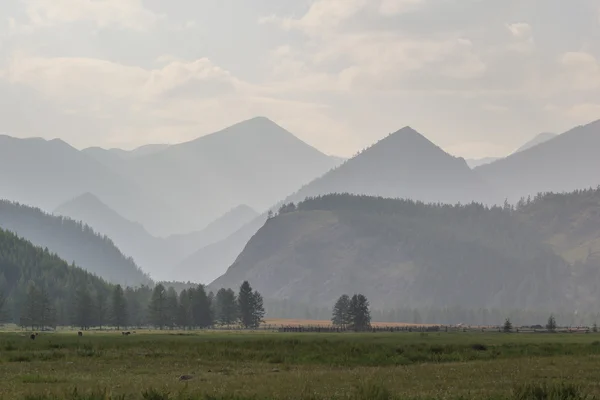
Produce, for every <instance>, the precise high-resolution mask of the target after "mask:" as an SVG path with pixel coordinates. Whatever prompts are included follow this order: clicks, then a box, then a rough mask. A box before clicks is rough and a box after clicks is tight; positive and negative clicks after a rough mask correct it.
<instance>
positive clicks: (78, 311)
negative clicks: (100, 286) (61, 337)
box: [73, 287, 94, 330]
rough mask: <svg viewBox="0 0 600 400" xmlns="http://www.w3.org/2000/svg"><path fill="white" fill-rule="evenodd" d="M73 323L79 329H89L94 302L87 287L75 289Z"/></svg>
mask: <svg viewBox="0 0 600 400" xmlns="http://www.w3.org/2000/svg"><path fill="white" fill-rule="evenodd" d="M74 309H75V315H74V316H73V324H74V325H75V326H78V327H80V328H81V330H86V329H89V328H90V326H91V325H92V322H93V311H94V302H93V300H92V296H91V295H90V292H89V289H88V288H87V287H80V288H79V289H77V292H76V295H75V307H74Z"/></svg>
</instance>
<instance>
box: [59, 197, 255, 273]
mask: <svg viewBox="0 0 600 400" xmlns="http://www.w3.org/2000/svg"><path fill="white" fill-rule="evenodd" d="M54 214H55V215H61V216H64V217H68V218H71V219H73V220H75V221H81V222H83V223H84V224H87V225H89V226H90V227H92V228H93V229H94V230H95V231H96V232H98V233H100V234H102V235H106V236H108V237H110V238H111V240H112V241H113V242H114V243H115V245H116V246H117V247H118V248H119V249H120V250H121V251H122V252H123V253H125V254H127V255H128V256H131V257H132V258H133V260H134V261H135V262H136V264H137V265H139V266H140V268H141V269H142V270H143V271H145V272H147V273H148V274H150V276H152V277H153V278H154V279H170V278H171V277H172V276H171V275H170V271H171V269H172V267H173V266H174V265H177V264H179V263H180V262H181V261H182V260H184V259H185V258H186V257H188V256H189V255H190V254H192V253H193V252H195V251H196V250H198V249H200V248H203V247H205V246H207V245H209V244H211V243H214V242H217V241H219V240H222V239H223V238H225V237H227V236H229V235H230V234H232V233H234V232H235V231H236V230H237V229H239V228H240V227H241V226H243V225H244V224H246V223H247V222H249V221H250V220H252V219H253V218H255V217H256V216H258V213H256V211H254V210H252V209H251V208H250V207H248V206H244V205H242V206H239V207H236V208H234V209H233V210H231V211H229V212H228V213H227V214H225V215H224V216H222V217H220V218H219V219H217V220H215V221H213V222H212V223H211V224H209V225H208V226H207V227H206V228H205V229H203V230H201V231H198V232H192V233H189V234H185V235H174V236H170V237H168V238H159V237H155V236H152V235H151V234H150V233H148V232H147V231H146V229H145V228H144V227H143V226H142V225H141V224H138V223H135V222H132V221H129V220H127V219H126V218H124V217H122V216H121V215H119V214H118V213H117V212H115V211H114V210H112V209H111V208H110V207H108V206H107V205H106V204H104V203H103V202H102V201H101V200H100V199H99V198H98V197H96V196H94V195H93V194H91V193H85V194H83V195H81V196H78V197H76V198H74V199H72V200H69V201H68V202H66V203H64V204H62V205H61V206H59V207H58V208H57V209H56V210H54ZM236 255H237V254H236Z"/></svg>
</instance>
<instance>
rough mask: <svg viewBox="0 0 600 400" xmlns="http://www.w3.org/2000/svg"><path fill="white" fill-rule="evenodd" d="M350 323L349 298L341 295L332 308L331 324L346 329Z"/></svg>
mask: <svg viewBox="0 0 600 400" xmlns="http://www.w3.org/2000/svg"><path fill="white" fill-rule="evenodd" d="M350 322H351V321H350V297H349V296H348V295H347V294H343V295H341V296H340V298H339V299H337V301H336V302H335V305H334V306H333V315H332V317H331V323H333V325H335V326H341V327H346V326H348V325H349V324H350Z"/></svg>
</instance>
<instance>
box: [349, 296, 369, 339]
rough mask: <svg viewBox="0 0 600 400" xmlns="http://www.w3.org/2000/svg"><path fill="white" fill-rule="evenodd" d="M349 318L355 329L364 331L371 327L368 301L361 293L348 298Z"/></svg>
mask: <svg viewBox="0 0 600 400" xmlns="http://www.w3.org/2000/svg"><path fill="white" fill-rule="evenodd" d="M350 320H351V324H352V329H354V330H355V331H364V330H367V329H369V328H370V327H371V312H370V311H369V301H368V300H367V298H366V297H365V296H363V295H362V294H355V295H354V296H352V299H351V300H350Z"/></svg>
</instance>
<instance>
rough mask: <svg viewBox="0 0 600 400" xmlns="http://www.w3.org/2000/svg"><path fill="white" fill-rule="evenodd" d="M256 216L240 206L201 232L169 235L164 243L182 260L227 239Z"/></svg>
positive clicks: (251, 211) (243, 205) (248, 208)
mask: <svg viewBox="0 0 600 400" xmlns="http://www.w3.org/2000/svg"><path fill="white" fill-rule="evenodd" d="M258 216H259V214H258V213H257V212H256V211H254V210H253V209H252V208H250V207H249V206H247V205H245V204H242V205H240V206H237V207H235V208H233V209H231V210H229V211H228V212H227V213H225V214H224V215H222V216H221V217H219V218H217V219H216V220H214V221H213V222H211V223H210V224H208V225H207V226H206V227H205V228H204V229H202V230H201V231H198V232H192V233H188V234H184V235H171V236H169V237H167V238H166V241H167V243H168V246H170V247H171V248H172V249H174V251H175V252H176V253H177V254H179V255H180V256H182V257H181V259H183V258H185V257H188V256H189V255H191V254H192V253H194V252H195V251H196V250H198V249H200V248H203V247H205V246H208V245H211V244H213V243H216V242H219V241H221V240H223V239H225V238H227V237H229V236H230V235H232V234H234V233H235V232H236V231H237V230H238V229H240V228H242V227H243V226H245V225H246V224H247V223H249V222H250V221H252V220H253V219H255V218H257V217H258ZM171 265H173V264H171Z"/></svg>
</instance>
